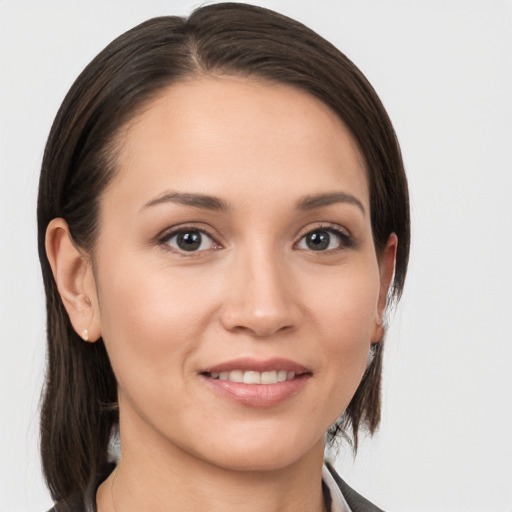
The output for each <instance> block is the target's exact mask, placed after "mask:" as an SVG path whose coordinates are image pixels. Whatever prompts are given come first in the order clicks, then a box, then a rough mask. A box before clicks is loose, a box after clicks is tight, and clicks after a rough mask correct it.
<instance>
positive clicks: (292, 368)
mask: <svg viewBox="0 0 512 512" xmlns="http://www.w3.org/2000/svg"><path fill="white" fill-rule="evenodd" d="M233 370H242V371H245V372H249V371H255V372H271V371H274V370H275V371H279V370H286V371H287V372H294V373H296V374H302V373H311V371H310V370H308V368H306V367H305V366H303V365H301V364H299V363H296V362H295V361H292V360H290V359H284V358H281V357H274V358H271V359H254V358H250V357H244V358H240V359H232V360H230V361H226V362H224V363H220V364H216V365H215V366H209V367H208V368H205V369H204V370H202V371H201V373H220V372H230V371H233Z"/></svg>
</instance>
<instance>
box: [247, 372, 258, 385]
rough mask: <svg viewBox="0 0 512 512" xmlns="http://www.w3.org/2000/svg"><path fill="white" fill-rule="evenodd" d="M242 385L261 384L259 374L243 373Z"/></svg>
mask: <svg viewBox="0 0 512 512" xmlns="http://www.w3.org/2000/svg"><path fill="white" fill-rule="evenodd" d="M244 384H261V373H260V372H245V373H244Z"/></svg>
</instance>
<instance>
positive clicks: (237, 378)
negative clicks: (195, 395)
mask: <svg viewBox="0 0 512 512" xmlns="http://www.w3.org/2000/svg"><path fill="white" fill-rule="evenodd" d="M203 375H204V376H205V377H209V378H210V379H216V380H223V381H229V382H238V383H243V384H277V383H278V382H286V381H287V380H293V379H295V377H296V376H300V375H302V373H299V374H297V373H295V372H291V371H287V370H271V371H268V372H258V371H256V370H248V371H244V370H231V371H224V372H204V373H203Z"/></svg>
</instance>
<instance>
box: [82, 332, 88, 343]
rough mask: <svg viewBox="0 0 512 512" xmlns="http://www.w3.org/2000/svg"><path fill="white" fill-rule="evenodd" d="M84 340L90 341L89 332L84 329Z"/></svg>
mask: <svg viewBox="0 0 512 512" xmlns="http://www.w3.org/2000/svg"><path fill="white" fill-rule="evenodd" d="M82 339H83V340H84V341H89V331H88V330H87V329H84V330H83V331H82Z"/></svg>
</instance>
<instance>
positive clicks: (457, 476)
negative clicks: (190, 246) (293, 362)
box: [0, 0, 512, 512]
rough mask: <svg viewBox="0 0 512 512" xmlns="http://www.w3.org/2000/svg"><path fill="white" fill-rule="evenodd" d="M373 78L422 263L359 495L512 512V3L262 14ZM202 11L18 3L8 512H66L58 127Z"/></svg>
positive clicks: (363, 3)
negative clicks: (59, 348) (55, 282)
mask: <svg viewBox="0 0 512 512" xmlns="http://www.w3.org/2000/svg"><path fill="white" fill-rule="evenodd" d="M256 3H258V4H260V5H263V6H266V7H270V8H273V9H275V10H278V11H280V12H283V13H284V14H288V15H290V16H292V17H294V18H296V19H298V20H300V21H302V22H304V23H306V24H307V25H309V26H311V27H312V28H313V29H315V30H316V31H317V32H319V33H320V34H321V35H323V36H324V37H326V38H327V39H329V40H330V41H331V42H333V43H334V44H335V45H336V46H338V47H339V48H340V49H341V50H342V51H343V52H345V53H346V54H347V55H348V56H349V57H350V58H351V59H352V60H354V61H355V63H356V64H357V65H358V66H359V67H360V68H361V69H362V71H363V72H364V73H365V74H366V75H367V77H368V78H369V80H370V82H372V84H373V85H374V87H375V88H376V90H377V92H378V93H379V95H380V96H381V98H382V100H383V102H384V104H385V106H386V107H387V109H388V112H389V114H390V116H391V118H392V120H393V122H394V125H395V128H396V130H397V133H398V137H399V140H400V142H401V145H402V147H403V153H404V158H405V163H406V166H407V169H408V175H409V180H410V188H411V197H412V219H413V249H412V257H411V265H410V274H409V277H408V282H407V283H406V284H407V286H406V292H405V295H404V298H403V302H402V304H401V306H400V308H399V309H398V311H397V312H396V314H395V315H394V316H393V318H392V322H391V329H390V331H389V336H388V341H387V348H386V359H385V376H384V389H383V395H384V416H383V421H382V426H381V429H380V432H379V434H378V435H377V436H375V437H374V438H373V440H372V439H366V440H365V441H364V442H363V443H362V446H361V449H360V453H359V455H358V457H357V458H356V459H355V461H353V459H352V457H351V456H350V453H349V452H348V451H347V450H344V449H342V450H341V454H340V457H339V459H338V462H337V466H338V468H339V470H340V471H341V473H342V474H343V476H344V477H345V479H346V480H347V481H348V482H349V483H350V484H351V485H352V486H353V487H355V488H356V489H358V490H359V491H360V492H361V493H362V494H363V495H365V496H367V497H368V498H370V499H371V500H372V501H375V502H376V503H377V504H379V506H381V507H382V508H384V509H386V510H388V509H389V510H390V511H395V512H401V511H402V512H406V511H407V512H414V511H418V512H420V511H425V512H427V511H428V512H431V511H433V510H436V511H450V512H451V511H453V512H455V511H464V512H471V511H477V510H478V511H482V510H485V511H486V512H494V511H496V512H511V511H512V435H511V434H512V400H511V391H512V370H511V361H512V340H511V317H512V312H511V307H512V291H511V290H512V271H511V262H512V228H511V222H512V178H511V172H512V149H511V148H512V1H510V0H429V1H428V2H425V1H414V0H409V1H406V0H324V1H318V0H317V1H314V2H313V1H312V0H308V1H298V0H295V1H293V0H274V1H271V0H268V1H267V0H261V1H258V2H256ZM198 5H200V3H199V2H196V1H192V0H180V1H170V0H167V1H163V0H124V1H122V2H121V1H108V2H106V1H104V0H88V1H87V2H85V1H83V2H70V1H68V0H66V1H64V0H60V1H50V0H48V1H41V0H31V1H26V0H0V173H1V174H0V180H1V181H0V241H1V250H0V263H1V264H0V299H1V309H0V315H1V316H0V329H1V331H0V332H1V334H2V336H1V356H0V512H21V511H23V512H27V511H28V512H32V511H33V512H36V511H40V512H42V511H44V510H46V509H47V508H49V506H50V504H51V500H50V499H49V496H48V494H47V492H46V490H45V488H44V485H43V482H42V477H41V474H40V469H39V463H40V462H39V458H38V446H37V445H38V441H37V430H38V401H39V393H40V387H41V382H42V375H43V370H44V336H45V334H44V333H45V327H44V302H43V291H42V285H41V280H40V276H39V267H38V260H37V254H36V229H35V202H36V189H37V181H38V173H39V165H40V161H41V156H42V152H43V148H44V143H45V139H46V136H47V134H48V131H49V128H50V124H51V122H52V119H53V116H54V115H55V113H56V111H57V108H58V106H59V105H60V102H61V101H62V99H63V96H64V94H65V93H66V91H67V90H68V88H69V87H70V85H71V83H72V81H73V80H74V79H75V77H76V76H77V75H78V73H79V72H80V71H81V70H82V68H83V67H84V66H85V65H86V64H87V63H88V62H89V61H90V60H91V59H92V58H93V56H94V55H96V54H97V53H98V52H99V51H100V50H101V49H102V48H103V47H104V46H105V45H106V44H107V43H108V42H110V41H111V40H112V39H113V38H114V37H115V36H117V35H119V34H120V33H121V32H123V31H125V30H126V29H128V28H131V27H132V26H134V25H135V24H137V23H139V22H141V21H143V20H145V19H147V18H149V17H153V16H157V15H163V14H187V13H188V12H190V10H191V9H192V8H193V7H196V6H198Z"/></svg>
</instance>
